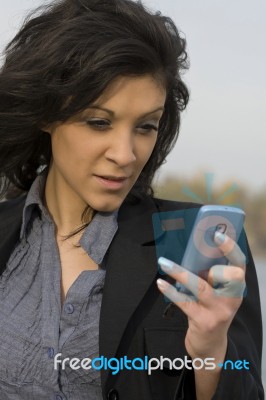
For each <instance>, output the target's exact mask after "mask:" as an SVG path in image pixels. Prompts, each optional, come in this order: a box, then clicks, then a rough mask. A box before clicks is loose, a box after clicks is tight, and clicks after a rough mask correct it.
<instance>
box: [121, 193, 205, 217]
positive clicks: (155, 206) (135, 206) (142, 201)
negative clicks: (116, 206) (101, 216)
mask: <svg viewBox="0 0 266 400" xmlns="http://www.w3.org/2000/svg"><path fill="white" fill-rule="evenodd" d="M201 206H202V204H198V203H191V202H184V201H175V200H165V199H160V198H157V197H152V196H145V197H142V198H138V199H135V200H134V201H125V202H124V203H123V205H122V207H121V208H122V209H126V210H131V211H132V213H138V211H139V210H141V211H142V212H143V211H144V212H147V211H150V212H156V211H157V212H167V211H178V210H187V209H199V207H201Z"/></svg>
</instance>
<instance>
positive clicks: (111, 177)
mask: <svg viewBox="0 0 266 400" xmlns="http://www.w3.org/2000/svg"><path fill="white" fill-rule="evenodd" d="M96 176H98V178H102V179H106V180H108V181H115V182H120V181H124V180H125V179H127V178H128V177H127V176H111V175H96Z"/></svg>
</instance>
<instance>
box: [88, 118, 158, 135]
mask: <svg viewBox="0 0 266 400" xmlns="http://www.w3.org/2000/svg"><path fill="white" fill-rule="evenodd" d="M86 123H87V125H89V126H90V127H92V128H94V129H96V130H98V131H105V130H107V129H109V128H110V127H111V122H110V121H109V120H105V119H94V120H87V121H86ZM136 129H140V130H144V131H145V132H144V133H148V132H151V131H155V132H158V127H157V126H156V125H153V124H143V125H141V126H139V127H137V128H136Z"/></svg>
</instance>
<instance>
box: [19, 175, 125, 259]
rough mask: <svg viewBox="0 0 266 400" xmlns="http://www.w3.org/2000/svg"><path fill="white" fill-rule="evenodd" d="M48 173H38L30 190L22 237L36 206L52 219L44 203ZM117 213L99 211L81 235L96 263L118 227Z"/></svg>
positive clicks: (21, 232) (43, 214)
mask: <svg viewBox="0 0 266 400" xmlns="http://www.w3.org/2000/svg"><path fill="white" fill-rule="evenodd" d="M47 173H48V172H47V170H44V171H43V172H42V173H41V174H40V175H38V176H37V177H36V179H35V180H34V182H33V184H32V186H31V188H30V190H29V192H28V195H27V198H26V202H25V206H24V209H23V216H22V226H21V231H20V239H23V238H25V236H26V233H27V228H28V226H29V222H30V220H31V218H32V216H33V211H34V210H36V207H38V208H39V210H40V212H41V214H42V216H43V217H45V218H47V219H48V220H49V221H52V219H51V217H50V215H49V213H48V211H47V209H46V208H45V206H44V203H43V198H44V190H45V183H46V178H47ZM117 214H118V210H116V211H113V212H98V213H97V214H96V215H95V216H94V218H93V220H92V221H91V222H90V224H89V225H88V226H87V227H86V229H85V231H84V233H83V235H82V236H81V239H80V241H79V244H80V245H81V247H82V248H83V249H84V250H85V251H86V252H87V253H88V254H89V255H90V257H91V258H92V259H93V260H94V262H95V263H96V264H101V263H102V261H103V258H104V256H105V254H106V252H107V250H108V248H109V246H110V244H111V242H112V240H113V238H114V235H115V233H116V231H117V229H118V224H117Z"/></svg>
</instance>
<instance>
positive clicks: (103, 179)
mask: <svg viewBox="0 0 266 400" xmlns="http://www.w3.org/2000/svg"><path fill="white" fill-rule="evenodd" d="M94 176H95V178H96V179H97V181H98V183H99V184H100V185H101V186H102V187H105V188H106V189H109V190H119V189H122V188H124V187H125V186H126V184H127V181H128V177H127V176H114V175H94Z"/></svg>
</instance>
